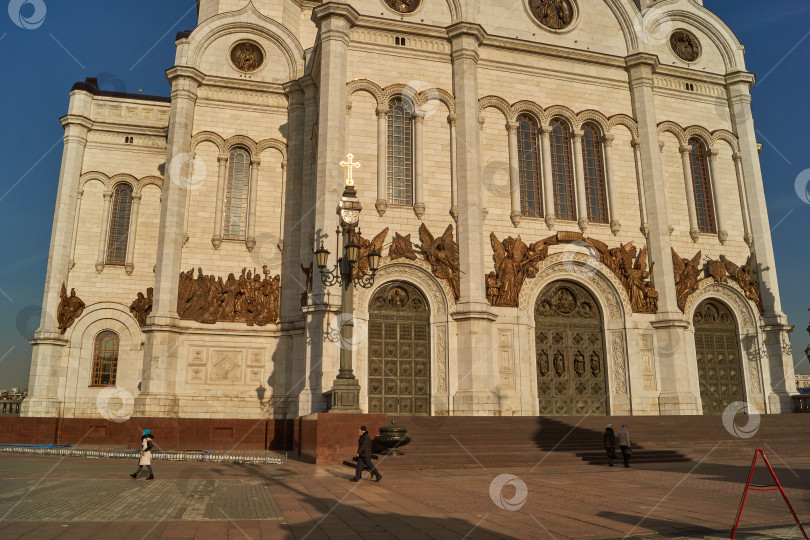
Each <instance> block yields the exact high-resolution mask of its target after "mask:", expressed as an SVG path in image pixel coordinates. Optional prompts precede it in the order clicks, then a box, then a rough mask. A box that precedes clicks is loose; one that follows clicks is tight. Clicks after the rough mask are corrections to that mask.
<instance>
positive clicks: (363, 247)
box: [354, 227, 388, 279]
mask: <svg viewBox="0 0 810 540" xmlns="http://www.w3.org/2000/svg"><path fill="white" fill-rule="evenodd" d="M387 236H388V227H386V228H385V229H383V230H382V231H380V232H379V233H378V234H377V236H375V237H374V238H373V239H371V241H369V240H366V239H365V238H363V237H362V236H361V235H360V233H359V232H358V233H357V234H356V235H355V237H354V242H355V243H356V244H357V245H358V246H360V248H359V249H358V255H357V263H356V264H355V265H354V278H355V279H359V278H361V277H363V276H365V275H366V274H368V273H369V272H371V269H370V268H369V266H368V255H369V253H371V252H372V251H374V250H376V251H377V253H379V254H380V256H382V249H383V244H384V243H385V238H386V237H387Z"/></svg>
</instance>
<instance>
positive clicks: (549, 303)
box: [534, 281, 607, 416]
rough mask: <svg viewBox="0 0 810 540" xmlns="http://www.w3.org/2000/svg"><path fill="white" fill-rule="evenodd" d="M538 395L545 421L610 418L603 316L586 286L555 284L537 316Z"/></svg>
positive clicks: (547, 291) (544, 296)
mask: <svg viewBox="0 0 810 540" xmlns="http://www.w3.org/2000/svg"><path fill="white" fill-rule="evenodd" d="M534 318H535V332H534V333H535V350H536V354H537V395H538V398H539V400H540V414H541V415H543V416H582V415H604V414H607V383H606V381H607V378H606V375H607V374H606V373H605V346H604V339H603V336H602V317H601V315H600V312H599V307H598V306H597V303H596V300H594V298H593V297H592V296H591V295H590V293H589V292H588V291H586V290H585V289H584V288H583V287H581V286H579V285H577V284H575V283H571V282H565V281H563V282H555V283H552V284H551V285H549V286H548V287H546V288H545V290H544V291H543V292H542V293H541V294H540V298H539V299H538V301H537V305H536V306H535V311H534Z"/></svg>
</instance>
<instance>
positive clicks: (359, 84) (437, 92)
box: [346, 79, 456, 114]
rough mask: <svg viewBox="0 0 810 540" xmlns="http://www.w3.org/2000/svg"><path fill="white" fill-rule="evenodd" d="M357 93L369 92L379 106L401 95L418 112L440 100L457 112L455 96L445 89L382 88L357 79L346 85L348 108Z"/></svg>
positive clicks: (397, 86) (451, 112) (403, 85)
mask: <svg viewBox="0 0 810 540" xmlns="http://www.w3.org/2000/svg"><path fill="white" fill-rule="evenodd" d="M355 92H368V93H369V94H371V96H372V97H373V98H374V100H375V101H376V102H377V106H378V107H380V106H385V105H387V104H388V102H389V101H391V99H393V98H394V97H397V96H400V95H403V94H404V95H407V96H408V97H409V98H410V99H411V100H412V101H413V102H414V105H416V108H417V110H418V109H420V108H422V107H424V106H425V105H426V104H427V103H428V102H429V101H433V100H438V101H441V102H442V103H444V104H445V106H446V107H447V109H448V111H450V114H455V112H456V100H455V98H454V97H453V94H451V93H450V92H448V91H447V90H445V89H443V88H426V89H424V90H421V91H419V89H418V88H413V87H411V86H408V85H406V84H402V83H396V84H391V85H388V86H386V87H385V88H382V87H381V86H380V85H378V84H377V83H375V82H374V81H371V80H369V79H356V80H354V81H350V82H349V83H348V84H347V85H346V108H347V109H350V108H351V104H352V96H353V95H354V94H355Z"/></svg>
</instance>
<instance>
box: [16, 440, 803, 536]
mask: <svg viewBox="0 0 810 540" xmlns="http://www.w3.org/2000/svg"><path fill="white" fill-rule="evenodd" d="M386 459H396V458H384V459H382V460H381V461H380V463H379V468H380V470H381V472H382V473H383V475H384V479H383V481H382V482H381V483H379V484H376V483H373V482H370V481H367V480H364V481H362V482H360V483H359V484H352V483H350V482H348V478H349V477H350V476H351V470H349V469H348V468H341V467H332V468H323V467H316V466H314V465H309V464H305V463H300V462H294V461H290V462H288V463H287V464H284V465H253V464H250V465H249V464H238V463H231V464H217V463H214V464H211V463H176V462H160V461H157V462H155V465H154V468H155V475H156V479H155V480H153V481H147V480H145V478H139V479H138V480H131V479H130V478H129V477H128V476H127V475H128V474H129V473H130V472H132V471H133V470H134V469H135V465H134V462H129V461H124V460H105V459H81V458H58V457H33V456H20V455H13V454H5V455H3V456H2V457H1V458H0V538H3V539H4V540H11V539H14V538H25V539H50V538H59V539H60V540H63V539H70V538H77V539H78V538H111V539H112V538H115V539H120V538H195V539H212V540H213V539H226V538H238V539H242V538H251V539H259V538H273V539H299V540H300V539H304V538H307V539H311V540H316V539H325V538H341V539H342V538H345V539H348V538H358V537H360V538H379V539H383V538H391V539H417V538H441V539H444V538H471V539H478V538H480V539H484V538H541V539H542V538H558V539H566V538H636V537H638V538H728V531H729V530H730V526H731V524H732V522H733V519H734V515H735V512H736V509H737V505H738V503H739V499H740V495H741V490H742V487H743V484H744V482H745V479H746V477H747V472H748V467H749V466H750V464H749V463H750V462H742V461H740V462H734V463H709V462H702V463H701V462H688V463H678V464H672V465H660V464H659V465H639V466H637V467H631V468H629V469H625V468H623V467H621V466H617V467H613V468H609V467H606V466H584V465H583V466H575V467H566V468H559V469H557V468H549V467H541V468H537V469H536V470H532V469H531V468H528V467H523V468H516V469H498V470H495V469H484V468H482V467H479V468H475V469H454V470H441V469H439V470H437V469H434V470H410V471H402V470H395V469H392V468H388V469H386ZM771 461H772V462H773V463H774V465H775V466H777V464H778V466H777V474H778V475H779V477H780V480H781V481H782V482H783V484H784V485H785V486H786V489H787V493H788V496H789V497H790V498H791V500H792V502H793V503H794V507H795V509H796V512H797V513H798V515H799V517H800V518H801V519H807V518H809V517H810V491H808V489H807V488H808V487H810V485H808V482H807V480H808V479H810V458H802V459H793V460H788V461H789V462H788V463H785V462H781V461H780V460H779V458H778V457H775V456H774V457H773V458H772V460H771ZM502 475H510V476H502ZM758 481H760V482H764V481H765V479H764V478H762V479H758ZM524 486H525V487H524ZM791 524H792V520H791V517H790V514H789V513H788V511H787V508H786V507H785V506H784V503H783V502H782V500H781V497H780V496H779V494H778V492H761V493H755V494H753V495H752V496H750V497H749V502H748V503H747V504H746V510H745V513H744V516H743V525H742V527H743V528H744V529H745V531H744V534H742V535H738V538H800V537H801V534H800V532H799V531H798V529H796V528H795V527H794V526H791Z"/></svg>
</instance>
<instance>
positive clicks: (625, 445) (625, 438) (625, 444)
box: [619, 424, 633, 467]
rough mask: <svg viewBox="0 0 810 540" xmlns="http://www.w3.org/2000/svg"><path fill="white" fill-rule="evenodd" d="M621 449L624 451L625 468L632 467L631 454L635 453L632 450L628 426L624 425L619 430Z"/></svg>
mask: <svg viewBox="0 0 810 540" xmlns="http://www.w3.org/2000/svg"><path fill="white" fill-rule="evenodd" d="M619 448H621V449H622V458H624V466H625V467H629V466H630V454H631V453H632V452H633V451H632V450H631V449H630V432H629V431H628V430H627V424H623V425H622V429H620V430H619Z"/></svg>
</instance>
